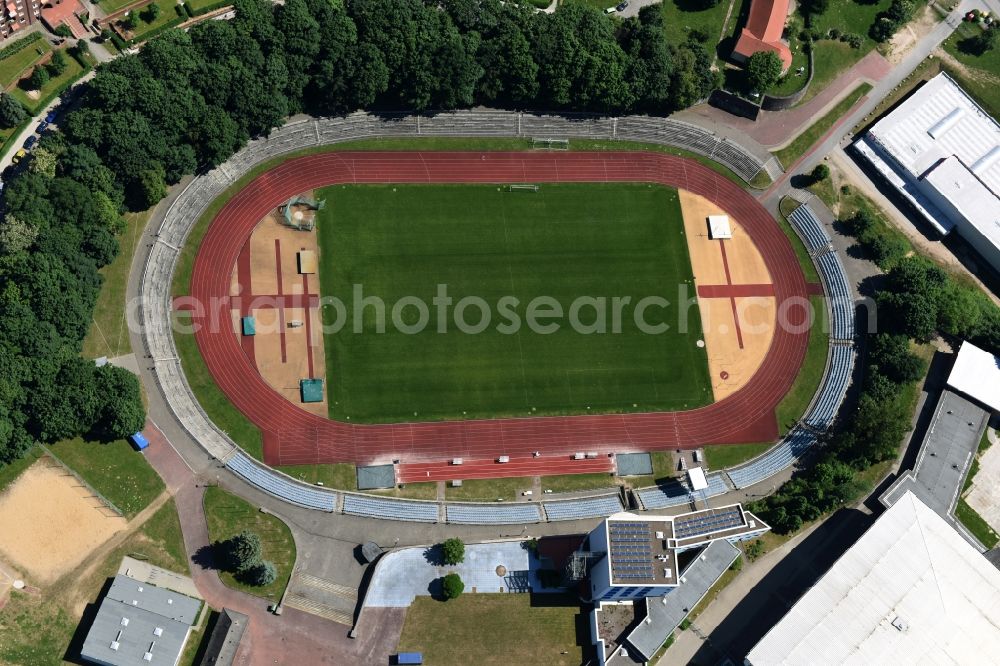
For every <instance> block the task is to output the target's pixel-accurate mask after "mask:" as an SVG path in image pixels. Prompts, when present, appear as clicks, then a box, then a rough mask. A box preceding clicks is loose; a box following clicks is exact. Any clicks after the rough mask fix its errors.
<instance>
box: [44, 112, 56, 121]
mask: <svg viewBox="0 0 1000 666" xmlns="http://www.w3.org/2000/svg"><path fill="white" fill-rule="evenodd" d="M55 121H56V112H55V110H53V111H49V112H48V113H46V114H45V122H47V123H54V122H55Z"/></svg>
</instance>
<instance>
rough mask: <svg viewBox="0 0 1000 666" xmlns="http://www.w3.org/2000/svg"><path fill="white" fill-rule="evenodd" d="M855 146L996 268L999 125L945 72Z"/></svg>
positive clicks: (999, 264)
mask: <svg viewBox="0 0 1000 666" xmlns="http://www.w3.org/2000/svg"><path fill="white" fill-rule="evenodd" d="M855 147H856V148H857V150H858V152H859V153H861V155H862V156H864V157H865V158H866V159H867V160H868V161H869V162H871V164H872V166H874V167H875V169H876V170H877V171H878V172H879V173H880V174H881V175H882V176H883V177H884V178H885V179H886V180H887V181H888V182H889V183H890V184H891V185H892V186H893V187H894V188H895V189H896V190H897V191H898V192H899V193H900V194H901V195H902V196H903V197H904V198H905V199H906V200H907V201H909V203H910V204H911V205H912V206H913V208H914V210H916V211H917V213H919V214H920V215H921V217H923V218H924V219H925V220H926V221H927V223H928V224H929V225H930V226H931V227H933V228H934V229H935V230H936V231H937V232H938V233H940V234H942V235H944V234H948V233H950V232H951V231H952V229H957V231H958V233H959V234H960V235H961V236H962V237H963V238H965V239H966V240H967V241H968V242H969V243H970V244H972V245H973V246H974V247H975V248H976V250H977V251H978V252H979V253H980V254H981V255H982V256H983V257H984V258H985V259H986V260H987V261H989V262H990V263H991V265H993V266H994V268H1000V124H998V123H997V121H996V120H994V119H993V118H992V117H990V115H989V114H987V113H986V112H985V111H984V110H983V109H982V108H981V107H980V106H979V105H978V104H976V102H975V101H974V100H973V99H972V98H971V97H969V95H968V94H967V93H966V92H965V91H964V90H962V88H961V87H959V86H958V84H956V83H955V81H954V80H952V79H951V77H949V76H948V75H947V74H945V73H943V72H942V73H941V74H938V75H937V76H935V77H934V78H933V79H931V80H930V81H928V82H927V83H925V84H924V85H923V86H921V87H920V88H918V89H917V90H916V91H915V92H914V93H913V94H912V95H910V97H908V98H907V99H906V100H905V101H903V102H902V103H901V104H899V105H898V106H897V107H896V108H895V109H894V110H893V111H891V112H890V113H888V114H887V115H886V116H884V117H883V118H882V119H881V120H879V121H878V122H877V123H876V124H875V125H874V126H873V127H872V128H871V130H869V131H868V132H867V133H866V134H865V135H864V137H862V138H861V139H860V140H859V141H858V142H857V143H856V144H855Z"/></svg>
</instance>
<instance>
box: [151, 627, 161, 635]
mask: <svg viewBox="0 0 1000 666" xmlns="http://www.w3.org/2000/svg"><path fill="white" fill-rule="evenodd" d="M153 635H154V636H162V635H163V629H162V628H160V627H157V628H156V629H153Z"/></svg>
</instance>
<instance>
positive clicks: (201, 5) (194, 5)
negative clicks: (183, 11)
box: [184, 0, 233, 14]
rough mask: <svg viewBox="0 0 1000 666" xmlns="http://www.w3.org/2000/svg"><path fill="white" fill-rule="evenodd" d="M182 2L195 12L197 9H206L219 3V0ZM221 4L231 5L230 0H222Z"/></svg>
mask: <svg viewBox="0 0 1000 666" xmlns="http://www.w3.org/2000/svg"><path fill="white" fill-rule="evenodd" d="M184 4H186V5H187V6H188V8H189V9H190V10H191V11H192V12H194V13H195V14H197V13H198V12H199V11H202V10H206V9H208V8H211V7H213V6H215V5H219V4H220V0H187V2H185V3H184ZM222 4H229V5H231V4H233V3H232V1H231V0H228V1H227V2H223V3H222Z"/></svg>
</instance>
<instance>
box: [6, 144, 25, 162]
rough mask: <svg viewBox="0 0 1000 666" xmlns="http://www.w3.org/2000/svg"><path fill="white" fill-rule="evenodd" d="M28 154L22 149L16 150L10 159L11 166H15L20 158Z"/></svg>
mask: <svg viewBox="0 0 1000 666" xmlns="http://www.w3.org/2000/svg"><path fill="white" fill-rule="evenodd" d="M27 154H28V151H27V150H25V149H24V148H18V150H17V152H16V153H14V157H12V158H10V162H11V164H17V163H18V162H20V161H21V158H22V157H24V156H25V155H27Z"/></svg>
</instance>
